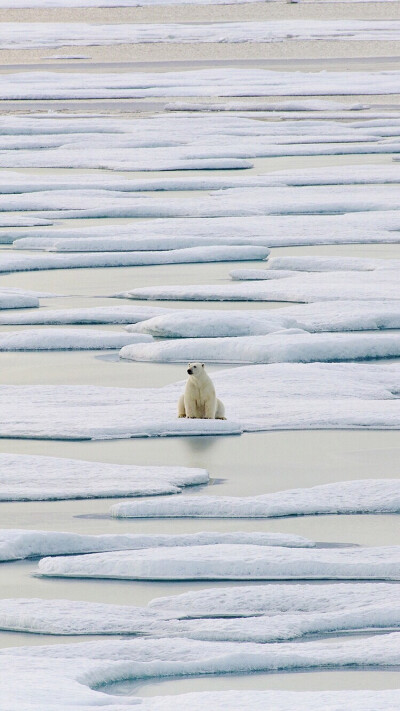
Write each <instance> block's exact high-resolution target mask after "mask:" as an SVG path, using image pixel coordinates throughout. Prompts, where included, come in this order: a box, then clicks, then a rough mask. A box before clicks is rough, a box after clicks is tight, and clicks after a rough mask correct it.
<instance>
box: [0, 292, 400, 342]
mask: <svg viewBox="0 0 400 711" xmlns="http://www.w3.org/2000/svg"><path fill="white" fill-rule="evenodd" d="M143 308H144V309H145V308H146V307H143ZM151 308H152V307H149V309H150V311H151ZM139 309H140V307H137V310H138V313H136V312H134V315H135V323H133V324H131V325H129V326H126V330H127V331H131V332H134V333H149V334H150V335H152V336H155V337H157V338H226V337H233V336H262V335H265V334H267V333H273V332H274V331H281V330H283V329H301V330H302V331H308V332H310V333H318V332H321V331H363V330H376V329H381V330H382V329H394V328H396V329H397V328H400V304H399V303H398V302H397V301H339V300H337V301H321V302H317V303H316V304H312V303H311V304H301V305H300V306H287V307H285V308H282V309H272V310H270V309H265V310H259V309H256V310H255V309H248V310H247V309H243V310H242V309H240V310H228V309H227V310H225V309H224V310H217V309H197V310H196V309H170V310H169V311H168V309H164V310H163V312H160V313H159V314H156V315H154V316H151V314H149V317H147V316H146V312H145V311H144V312H143V313H141V312H140V310H139ZM73 311H74V310H73V309H71V317H72V313H73ZM47 313H49V312H47ZM53 313H55V314H56V313H57V312H53ZM60 313H65V312H60ZM41 317H42V318H45V316H44V315H43V310H41V311H38V312H35V313H27V314H16V315H15V317H13V315H12V314H7V315H5V314H4V315H0V323H27V322H29V323H38V322H41V321H37V320H36V319H40V318H41ZM14 318H15V319H16V320H13V319H14ZM76 318H78V316H76ZM99 318H100V314H99ZM75 323H76V321H75Z"/></svg>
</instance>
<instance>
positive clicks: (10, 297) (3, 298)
mask: <svg viewBox="0 0 400 711" xmlns="http://www.w3.org/2000/svg"><path fill="white" fill-rule="evenodd" d="M36 306H39V299H38V297H37V296H36V295H35V292H29V291H25V290H24V289H12V288H9V289H7V288H5V287H2V288H0V309H27V308H34V307H36Z"/></svg>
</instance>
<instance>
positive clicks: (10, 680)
mask: <svg viewBox="0 0 400 711" xmlns="http://www.w3.org/2000/svg"><path fill="white" fill-rule="evenodd" d="M0 655H1V658H2V659H1V662H2V670H3V672H4V679H5V683H4V688H3V699H4V703H6V704H7V711H21V710H23V711H43V708H44V707H45V708H46V711H67V709H68V710H70V709H74V708H76V709H79V711H84V710H85V711H86V709H87V710H88V711H89V709H94V708H103V709H104V708H107V711H123V710H124V709H127V708H132V709H134V708H137V704H138V703H140V704H141V706H142V708H143V709H146V711H165V709H167V710H169V709H171V710H172V709H176V708H179V709H182V711H184V710H185V709H187V708H188V707H189V708H193V709H195V711H200V710H201V709H204V708H205V706H206V707H208V708H213V709H218V711H219V710H222V709H226V708H227V704H228V707H229V708H231V709H235V710H236V709H237V710H239V709H240V711H242V710H243V709H246V711H247V709H248V710H249V711H250V709H260V711H261V709H265V708H266V705H267V706H270V707H271V708H274V709H276V711H298V709H307V710H308V711H319V710H320V709H321V707H324V708H331V709H332V710H333V709H334V711H347V709H348V708H349V707H351V708H354V709H357V710H358V709H359V710H360V711H361V709H362V711H387V709H388V708H390V709H395V710H397V709H398V708H400V706H399V703H398V700H399V694H398V690H395V691H324V692H307V693H295V692H282V691H268V692H255V691H253V692H249V691H245V692H223V693H220V694H218V693H217V694H215V693H206V694H204V693H198V694H196V693H194V694H184V695H178V696H175V695H174V696H171V697H155V698H149V699H146V700H144V699H143V700H142V699H140V698H138V697H127V698H124V703H123V704H121V697H120V696H111V695H105V694H104V693H102V692H100V691H97V690H95V687H97V686H98V685H99V684H106V683H107V682H112V681H115V680H117V679H118V680H121V679H130V678H135V679H136V680H137V681H138V683H139V682H140V680H145V679H162V678H168V677H174V676H183V675H185V676H186V675H197V676H198V675H199V674H223V673H229V672H232V673H233V672H236V673H241V672H247V673H250V672H254V671H275V670H277V669H296V668H303V669H313V668H321V667H322V668H326V669H328V668H331V669H335V668H336V669H338V668H346V667H349V666H351V665H353V666H359V667H360V666H361V667H364V666H369V665H378V666H380V667H385V666H395V665H397V664H398V663H399V660H400V656H399V634H388V635H378V636H373V637H368V638H367V639H366V638H365V637H362V638H361V639H351V640H339V641H334V642H332V641H328V642H326V641H321V640H319V641H312V642H286V643H280V644H279V643H277V644H274V645H265V644H255V643H250V642H247V643H246V642H244V643H235V642H203V641H199V640H188V639H179V638H174V639H133V640H117V641H108V640H106V641H104V640H101V641H98V642H83V643H80V644H61V645H49V646H47V647H37V646H34V647H12V648H10V649H3V650H1V651H0ZM188 705H189V706H188ZM207 705H208V706H207Z"/></svg>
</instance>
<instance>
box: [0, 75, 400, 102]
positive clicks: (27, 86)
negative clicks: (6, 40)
mask: <svg viewBox="0 0 400 711" xmlns="http://www.w3.org/2000/svg"><path fill="white" fill-rule="evenodd" d="M399 76H400V73H399V72H398V71H396V70H392V71H376V72H373V71H365V72H351V71H342V72H340V71H339V72H326V71H322V72H301V71H299V72H295V73H294V72H293V71H287V72H285V71H282V72H280V71H270V70H263V69H254V68H251V69H249V68H236V67H235V68H230V67H226V68H225V67H224V68H218V69H200V70H193V71H184V72H182V71H181V72H179V71H177V72H146V73H143V72H136V73H135V72H120V73H112V72H110V73H108V72H107V73H94V72H93V73H92V72H87V73H85V72H79V73H74V72H52V71H50V70H49V71H45V72H35V71H32V72H20V73H18V84H17V83H16V81H15V76H14V74H13V73H10V74H3V75H2V77H1V81H0V98H2V99H4V100H6V99H7V100H10V101H11V100H13V99H25V100H28V99H57V98H58V99H66V98H70V99H73V98H76V99H77V98H81V99H82V98H87V99H89V98H93V99H94V98H97V99H99V98H120V99H128V98H146V97H152V96H153V97H156V96H160V97H174V98H175V97H176V98H178V97H189V96H195V97H196V96H212V97H215V95H216V94H218V95H219V96H229V97H240V96H249V94H250V95H251V96H260V97H262V96H265V97H270V96H302V97H304V96H309V97H312V96H318V97H320V96H329V97H332V96H335V95H339V96H354V95H356V94H363V95H365V96H367V95H376V94H382V95H385V94H398V92H399Z"/></svg>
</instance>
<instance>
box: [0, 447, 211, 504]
mask: <svg viewBox="0 0 400 711" xmlns="http://www.w3.org/2000/svg"><path fill="white" fill-rule="evenodd" d="M207 482H208V473H207V472H206V471H205V470H204V469H191V468H186V467H168V466H165V467H153V466H135V465H123V464H108V463H102V462H88V461H82V460H79V459H61V458H58V457H41V456H33V455H22V454H0V500H1V501H42V500H46V499H83V498H84V499H87V498H93V497H95V498H98V497H99V498H103V497H107V498H109V497H118V496H150V495H153V494H154V495H155V494H171V493H177V492H178V491H180V490H181V488H182V487H184V486H191V485H194V484H206V483H207Z"/></svg>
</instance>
